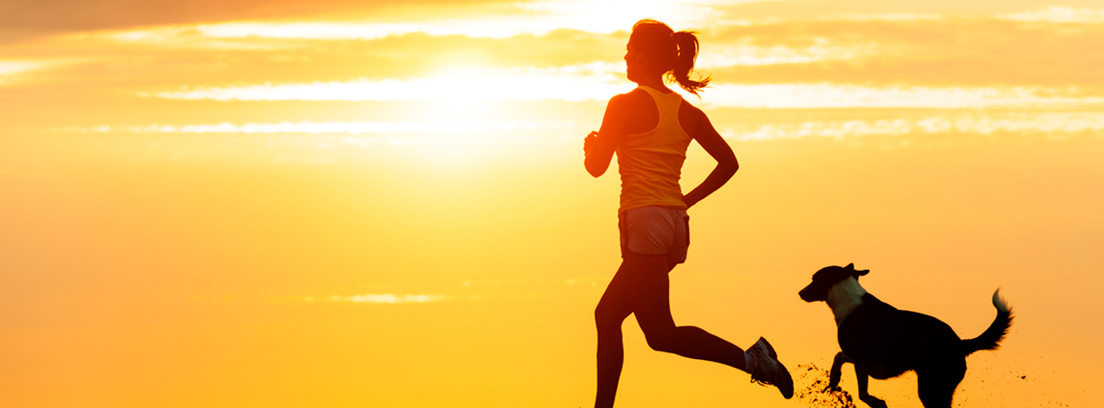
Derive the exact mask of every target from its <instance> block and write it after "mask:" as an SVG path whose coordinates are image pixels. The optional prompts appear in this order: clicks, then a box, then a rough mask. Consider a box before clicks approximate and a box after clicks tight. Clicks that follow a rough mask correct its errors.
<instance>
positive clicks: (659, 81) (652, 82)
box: [634, 76, 674, 93]
mask: <svg viewBox="0 0 1104 408" xmlns="http://www.w3.org/2000/svg"><path fill="white" fill-rule="evenodd" d="M634 82H636V84H637V85H642V86H646V87H649V88H652V89H655V90H657V91H660V92H663V93H671V92H674V91H672V90H671V89H669V88H667V85H666V84H664V83H663V77H662V76H656V77H648V78H644V79H641V80H639V81H634Z"/></svg>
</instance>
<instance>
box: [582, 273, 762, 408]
mask: <svg viewBox="0 0 1104 408" xmlns="http://www.w3.org/2000/svg"><path fill="white" fill-rule="evenodd" d="M672 268H673V265H668V264H667V257H666V256H665V255H637V254H626V255H625V256H624V258H623V261H622V262H621V267H620V268H618V269H617V273H616V274H615V275H614V276H613V280H611V281H610V284H609V286H607V287H606V291H605V293H604V294H602V300H600V301H599V302H598V307H597V308H596V309H595V311H594V320H595V323H596V325H597V328H598V392H597V397H596V398H595V401H594V406H595V408H608V407H612V406H613V401H614V397H615V396H616V395H617V384H618V381H619V379H620V377H621V366H622V363H623V361H624V346H623V344H622V340H621V323H622V322H624V321H625V318H626V317H628V316H629V315H630V314H633V313H635V314H636V320H637V322H638V323H640V328H641V329H642V330H643V331H644V335H645V337H646V338H647V340H648V345H650V346H651V347H652V348H654V349H656V350H660V351H666V352H670V353H675V354H678V355H681V356H685V357H690V358H695V359H700V360H709V361H715V362H718V363H722V364H727V365H729V366H732V367H735V368H738V369H740V370H744V371H747V369H746V367H745V363H744V351H743V350H742V349H740V348H739V347H736V346H735V345H733V344H732V343H729V342H727V341H725V340H723V339H721V338H720V337H717V336H714V335H712V334H710V333H708V332H706V331H705V330H702V329H700V328H697V327H693V326H682V327H676V326H675V323H674V320H673V318H672V317H671V306H670V303H669V299H670V294H669V293H668V290H669V287H670V281H669V279H668V277H667V273H668V272H670V271H671V269H672Z"/></svg>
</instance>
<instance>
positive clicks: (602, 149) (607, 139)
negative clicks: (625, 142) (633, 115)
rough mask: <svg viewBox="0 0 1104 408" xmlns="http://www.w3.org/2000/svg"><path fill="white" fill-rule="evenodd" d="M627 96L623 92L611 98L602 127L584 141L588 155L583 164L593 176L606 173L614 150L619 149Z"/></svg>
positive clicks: (623, 130)
mask: <svg viewBox="0 0 1104 408" xmlns="http://www.w3.org/2000/svg"><path fill="white" fill-rule="evenodd" d="M626 96H627V95H624V94H622V95H617V96H614V97H613V98H610V101H609V104H607V105H606V113H605V115H603V116H602V127H601V128H599V129H598V132H590V134H589V135H587V137H586V140H584V141H583V152H584V153H585V155H586V158H585V159H584V160H583V164H584V165H585V166H586V169H587V172H589V173H590V175H591V176H594V177H598V176H601V175H602V174H605V172H606V170H607V169H609V165H610V161H611V160H613V152H614V151H615V150H617V143H618V141H620V140H621V135H622V134H623V133H624V132H625V114H626V112H627V110H626V106H625V104H626Z"/></svg>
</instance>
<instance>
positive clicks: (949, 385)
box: [799, 264, 1012, 408]
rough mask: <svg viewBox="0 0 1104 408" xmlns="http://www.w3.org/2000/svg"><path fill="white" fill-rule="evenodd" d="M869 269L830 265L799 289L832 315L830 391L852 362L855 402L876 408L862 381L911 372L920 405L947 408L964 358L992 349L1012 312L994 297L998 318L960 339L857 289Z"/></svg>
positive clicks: (880, 403) (937, 324) (947, 328)
mask: <svg viewBox="0 0 1104 408" xmlns="http://www.w3.org/2000/svg"><path fill="white" fill-rule="evenodd" d="M869 272H870V271H867V270H859V271H857V270H855V264H850V265H847V266H846V267H839V266H829V267H827V268H824V269H821V270H819V271H817V273H816V274H814V275H813V283H810V284H809V286H806V287H805V288H804V289H801V292H800V293H799V294H800V295H801V299H803V300H805V301H806V302H816V301H824V302H827V303H828V306H829V307H831V308H832V314H834V315H835V317H836V327H837V337H838V340H839V345H840V349H841V350H842V351H840V352H839V353H838V354H836V358H835V360H834V361H833V362H832V370H831V374H830V375H829V388H833V389H834V388H835V387H836V386H838V385H839V379H840V368H841V366H842V365H843V363H854V364H855V375H856V376H857V377H858V383H859V399H860V400H862V401H863V402H865V403H866V404H867V405H870V406H871V407H875V408H884V407H885V406H886V404H885V401H882V400H880V399H878V398H875V397H873V396H871V395H870V393H869V392H867V377H868V376H869V377H874V378H876V379H887V378H892V377H896V376H898V375H901V374H903V373H904V372H905V371H909V370H915V371H916V377H917V383H918V384H917V385H918V388H919V394H920V401H921V402H922V403H923V404H924V407H925V408H937V407H938V408H948V407H950V406H951V399H952V397H954V392H955V388H956V387H958V383H959V382H961V381H962V377H963V376H964V375H965V374H966V356H968V355H970V354H971V353H973V352H975V351H978V350H993V349H996V348H997V343H998V342H1000V341H1001V339H1002V338H1004V335H1005V333H1007V332H1008V327H1009V326H1010V325H1011V324H1012V312H1011V310H1009V308H1008V306H1006V305H1005V303H1004V301H1003V300H1002V299H1001V298H1000V296H999V294H998V293H999V291H998V292H994V293H993V306H996V308H997V318H996V319H994V320H993V323H992V324H990V325H989V328H988V329H985V332H984V333H982V334H981V335H980V336H978V337H977V338H973V339H968V340H962V339H960V338H959V337H958V335H957V334H955V332H954V330H952V329H951V327H950V326H948V325H947V324H946V323H943V322H942V321H940V320H939V319H936V318H934V317H931V316H928V315H924V314H920V313H916V312H909V311H904V310H897V308H895V307H893V306H890V305H888V304H886V303H885V302H882V301H880V300H878V298H876V297H874V295H871V294H869V293H867V292H866V290H864V289H863V287H862V286H861V285H859V277H860V276H863V275H866V274H867V273H869Z"/></svg>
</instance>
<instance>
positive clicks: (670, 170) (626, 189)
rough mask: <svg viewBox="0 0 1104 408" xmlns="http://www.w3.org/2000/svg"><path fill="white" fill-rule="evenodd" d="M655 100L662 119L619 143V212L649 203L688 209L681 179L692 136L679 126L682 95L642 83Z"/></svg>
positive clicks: (643, 87) (642, 88)
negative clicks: (665, 91) (649, 128)
mask: <svg viewBox="0 0 1104 408" xmlns="http://www.w3.org/2000/svg"><path fill="white" fill-rule="evenodd" d="M637 89H641V90H643V91H644V92H646V93H647V94H648V95H650V96H651V97H652V99H653V100H654V101H655V105H656V109H657V110H658V111H659V122H658V123H657V124H656V127H655V128H654V129H652V130H649V131H647V132H642V133H634V134H629V135H625V136H624V138H622V140H621V141H620V143H618V144H617V150H616V151H617V167H618V171H619V172H620V173H621V206H620V208H618V210H617V211H618V213H622V212H625V211H628V210H631V209H634V208H640V207H646V206H650V205H657V206H664V207H677V208H686V204H685V203H683V202H682V188H681V187H680V186H679V178H680V177H681V174H682V163H683V162H684V161H686V148H687V146H689V145H690V135H688V134H687V133H686V131H685V130H683V129H682V126H681V125H679V121H678V116H679V115H678V114H679V107H680V106H681V105H682V96H680V95H679V94H677V93H674V92H672V93H669V94H665V93H662V92H660V91H658V90H655V89H652V88H650V87H647V86H639V87H637Z"/></svg>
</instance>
